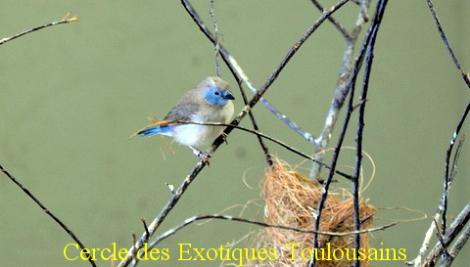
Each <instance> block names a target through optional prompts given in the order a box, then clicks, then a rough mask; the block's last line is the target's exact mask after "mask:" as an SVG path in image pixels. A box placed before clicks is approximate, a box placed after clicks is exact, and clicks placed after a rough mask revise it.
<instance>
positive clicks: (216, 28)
mask: <svg viewBox="0 0 470 267" xmlns="http://www.w3.org/2000/svg"><path fill="white" fill-rule="evenodd" d="M209 15H210V17H211V20H212V24H213V25H214V37H215V44H214V51H215V73H216V75H217V77H220V76H221V74H222V73H221V69H220V42H219V25H218V24H217V18H216V16H215V0H210V1H209ZM245 104H246V103H245Z"/></svg>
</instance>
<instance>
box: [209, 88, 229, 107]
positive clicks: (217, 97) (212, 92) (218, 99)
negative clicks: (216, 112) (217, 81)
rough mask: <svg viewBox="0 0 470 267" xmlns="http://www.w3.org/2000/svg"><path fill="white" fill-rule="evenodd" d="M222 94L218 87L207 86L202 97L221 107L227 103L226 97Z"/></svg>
mask: <svg viewBox="0 0 470 267" xmlns="http://www.w3.org/2000/svg"><path fill="white" fill-rule="evenodd" d="M217 93H218V94H217ZM222 94H223V93H222V92H221V91H220V89H219V88H217V87H208V88H207V90H205V92H204V99H205V100H206V101H207V103H209V104H211V105H214V106H219V107H222V106H225V104H227V99H224V97H223V95H222Z"/></svg>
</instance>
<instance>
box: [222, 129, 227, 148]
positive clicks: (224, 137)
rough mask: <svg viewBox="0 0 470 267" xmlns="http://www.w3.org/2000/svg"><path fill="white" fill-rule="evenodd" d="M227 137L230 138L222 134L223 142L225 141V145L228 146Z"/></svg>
mask: <svg viewBox="0 0 470 267" xmlns="http://www.w3.org/2000/svg"><path fill="white" fill-rule="evenodd" d="M227 137H228V134H226V133H224V132H222V140H224V143H225V144H226V145H228V141H227Z"/></svg>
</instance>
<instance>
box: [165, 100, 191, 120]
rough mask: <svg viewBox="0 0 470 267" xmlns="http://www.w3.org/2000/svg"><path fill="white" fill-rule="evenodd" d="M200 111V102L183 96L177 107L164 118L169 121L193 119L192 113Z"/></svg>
mask: <svg viewBox="0 0 470 267" xmlns="http://www.w3.org/2000/svg"><path fill="white" fill-rule="evenodd" d="M198 111H199V104H198V103H195V102H193V101H191V99H190V98H189V97H183V98H182V99H181V100H180V101H179V102H178V104H176V106H175V107H173V108H172V109H171V110H170V112H168V114H167V115H166V116H165V118H164V119H163V120H164V121H167V122H174V121H191V119H192V115H194V114H196V113H197V112H198Z"/></svg>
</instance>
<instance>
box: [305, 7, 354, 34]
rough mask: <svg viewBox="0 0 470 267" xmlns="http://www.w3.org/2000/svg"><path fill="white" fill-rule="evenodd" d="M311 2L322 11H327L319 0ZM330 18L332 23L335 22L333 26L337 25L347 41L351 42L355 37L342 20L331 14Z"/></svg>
mask: <svg viewBox="0 0 470 267" xmlns="http://www.w3.org/2000/svg"><path fill="white" fill-rule="evenodd" d="M310 2H312V4H313V5H315V7H316V8H317V9H318V10H319V11H320V12H324V11H325V9H324V8H323V6H322V5H321V4H320V3H319V2H318V1H317V0H310ZM328 20H329V21H330V22H331V24H333V26H335V28H336V29H337V30H338V32H339V33H341V35H342V36H343V37H344V39H346V42H350V41H351V40H352V39H353V37H352V36H351V35H350V34H349V32H348V30H346V28H345V27H344V26H343V25H342V24H341V23H340V22H338V21H337V20H336V19H335V18H333V17H332V16H331V17H329V18H328Z"/></svg>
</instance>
